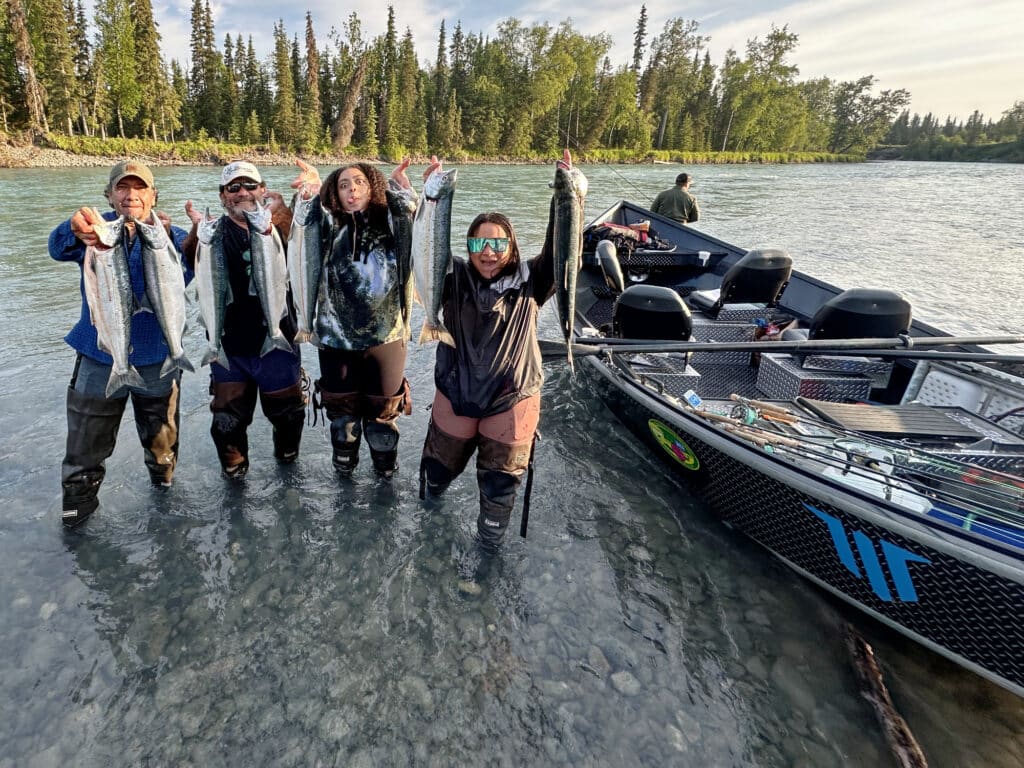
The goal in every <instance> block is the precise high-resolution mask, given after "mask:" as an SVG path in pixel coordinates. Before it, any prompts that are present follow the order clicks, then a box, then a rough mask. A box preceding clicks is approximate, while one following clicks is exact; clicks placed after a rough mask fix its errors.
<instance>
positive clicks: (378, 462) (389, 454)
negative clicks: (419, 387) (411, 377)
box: [363, 380, 412, 479]
mask: <svg viewBox="0 0 1024 768" xmlns="http://www.w3.org/2000/svg"><path fill="white" fill-rule="evenodd" d="M364 402H365V406H364V411H363V431H364V432H365V433H366V442H367V444H368V445H369V446H370V459H372V461H373V468H374V469H375V470H376V471H377V474H378V475H380V476H381V477H383V478H385V479H386V478H390V477H391V476H392V475H394V474H395V472H397V471H398V436H399V435H398V416H399V415H400V414H402V413H405V415H406V416H408V415H410V414H411V413H412V397H411V396H410V394H409V382H408V381H406V380H403V381H402V388H401V389H400V390H399V391H398V394H397V395H391V396H390V397H384V396H379V395H367V396H366V397H365V398H364Z"/></svg>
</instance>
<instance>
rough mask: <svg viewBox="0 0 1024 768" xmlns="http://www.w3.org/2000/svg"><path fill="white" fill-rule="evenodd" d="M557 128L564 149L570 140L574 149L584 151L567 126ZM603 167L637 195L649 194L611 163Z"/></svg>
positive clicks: (567, 147)
mask: <svg viewBox="0 0 1024 768" xmlns="http://www.w3.org/2000/svg"><path fill="white" fill-rule="evenodd" d="M558 130H559V132H561V133H563V134H565V143H566V147H565V148H566V149H569V142H572V143H573V144H575V145H576V146H575V149H577V150H579V151H580V152H586V150H585V149H583V146H582V145H581V144H580V143H579V141H577V140H576V139H574V138H573V137H572V136H570V135H569V130H568V129H567V128H561V127H559V129H558ZM605 167H607V168H608V170H610V171H611V172H612V173H614V174H615V175H616V176H618V177H619V179H621V180H622V181H624V182H626V183H627V184H629V185H630V186H631V187H632V188H633V190H634V191H635V192H636V193H637V194H638V195H641V196H646V195H649V194H650V193H649V192H647V191H645V190H643V189H641V188H640V187H639V186H637V185H636V183H635V182H633V181H632V180H631V179H628V178H626V177H625V176H623V175H622V174H621V173H619V172H618V171H616V170H615V168H614V167H613V166H612V165H610V164H607V165H606V166H605Z"/></svg>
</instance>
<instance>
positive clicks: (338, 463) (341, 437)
mask: <svg viewBox="0 0 1024 768" xmlns="http://www.w3.org/2000/svg"><path fill="white" fill-rule="evenodd" d="M361 400H362V396H361V395H360V394H359V393H358V392H327V391H325V390H320V402H321V403H323V406H324V409H325V410H326V411H327V418H328V419H330V422H331V446H332V447H333V448H334V457H333V462H334V468H335V469H336V470H338V472H339V473H340V474H341V475H343V476H345V477H348V476H349V475H351V474H352V472H353V471H354V470H355V468H356V465H357V464H359V443H360V441H361V440H362V437H363V423H362V417H361V416H360V413H359V410H360V408H359V406H360V402H361Z"/></svg>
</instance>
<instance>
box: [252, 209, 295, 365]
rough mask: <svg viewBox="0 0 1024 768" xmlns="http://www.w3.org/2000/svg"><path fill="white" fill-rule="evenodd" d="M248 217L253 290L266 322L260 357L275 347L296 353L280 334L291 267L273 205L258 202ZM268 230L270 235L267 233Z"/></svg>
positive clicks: (286, 306) (285, 310)
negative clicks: (272, 212) (273, 216)
mask: <svg viewBox="0 0 1024 768" xmlns="http://www.w3.org/2000/svg"><path fill="white" fill-rule="evenodd" d="M245 218H246V219H248V220H249V253H250V254H251V255H252V278H253V286H252V288H251V289H250V293H253V294H254V295H256V296H259V299H260V305H262V307H263V319H264V320H266V323H267V340H266V341H264V342H263V348H262V349H261V350H260V356H263V355H265V354H267V353H268V352H270V351H271V350H272V349H282V350H284V351H285V352H293V350H292V345H291V344H289V343H288V339H286V338H285V336H284V334H283V333H281V318H283V317H284V316H285V313H286V312H287V311H288V266H287V264H286V263H285V258H284V245H283V244H282V243H281V236H280V235H279V234H278V233H277V228H276V227H273V226H271V221H270V220H271V215H270V207H269V206H265V205H261V204H260V203H259V201H257V203H256V210H255V211H246V212H245ZM268 230H269V232H270V234H269V235H265V234H263V233H264V232H267V231H268Z"/></svg>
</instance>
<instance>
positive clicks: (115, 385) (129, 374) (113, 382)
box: [105, 365, 146, 397]
mask: <svg viewBox="0 0 1024 768" xmlns="http://www.w3.org/2000/svg"><path fill="white" fill-rule="evenodd" d="M122 387H139V388H140V389H144V388H145V387H146V381H145V379H143V378H142V374H141V373H139V371H138V369H136V367H135V366H134V365H129V366H128V370H126V371H124V372H123V373H116V372H115V371H113V370H111V371H110V378H109V379H107V389H106V392H105V394H106V396H107V397H111V396H113V395H114V394H115V393H116V392H117V391H118V390H119V389H121V388H122Z"/></svg>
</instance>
